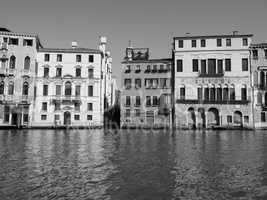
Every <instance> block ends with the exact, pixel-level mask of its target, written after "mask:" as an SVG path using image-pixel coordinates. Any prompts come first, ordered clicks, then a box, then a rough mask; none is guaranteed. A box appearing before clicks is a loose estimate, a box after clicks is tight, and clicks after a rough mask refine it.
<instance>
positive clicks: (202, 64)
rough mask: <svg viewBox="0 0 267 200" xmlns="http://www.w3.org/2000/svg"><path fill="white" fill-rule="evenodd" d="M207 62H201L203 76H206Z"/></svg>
mask: <svg viewBox="0 0 267 200" xmlns="http://www.w3.org/2000/svg"><path fill="white" fill-rule="evenodd" d="M206 73H207V70H206V60H201V74H206Z"/></svg>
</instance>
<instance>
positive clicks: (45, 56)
mask: <svg viewBox="0 0 267 200" xmlns="http://www.w3.org/2000/svg"><path fill="white" fill-rule="evenodd" d="M49 60H50V54H48V53H46V54H45V55H44V61H45V62H49Z"/></svg>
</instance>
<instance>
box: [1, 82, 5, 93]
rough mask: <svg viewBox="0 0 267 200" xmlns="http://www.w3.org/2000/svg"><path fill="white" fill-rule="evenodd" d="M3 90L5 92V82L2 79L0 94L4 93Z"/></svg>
mask: <svg viewBox="0 0 267 200" xmlns="http://www.w3.org/2000/svg"><path fill="white" fill-rule="evenodd" d="M4 92H5V83H4V81H2V82H1V83H0V94H4Z"/></svg>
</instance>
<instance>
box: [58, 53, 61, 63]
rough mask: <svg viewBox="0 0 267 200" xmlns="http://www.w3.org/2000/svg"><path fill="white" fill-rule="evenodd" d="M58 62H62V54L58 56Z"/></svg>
mask: <svg viewBox="0 0 267 200" xmlns="http://www.w3.org/2000/svg"><path fill="white" fill-rule="evenodd" d="M57 62H62V54H57Z"/></svg>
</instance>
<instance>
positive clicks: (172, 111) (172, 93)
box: [171, 38, 176, 131]
mask: <svg viewBox="0 0 267 200" xmlns="http://www.w3.org/2000/svg"><path fill="white" fill-rule="evenodd" d="M172 45H173V46H172V62H171V66H172V69H171V117H172V120H171V121H172V122H171V123H172V131H174V130H175V128H176V122H175V94H174V93H175V63H174V62H175V56H174V49H175V40H174V38H173V44H172Z"/></svg>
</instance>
